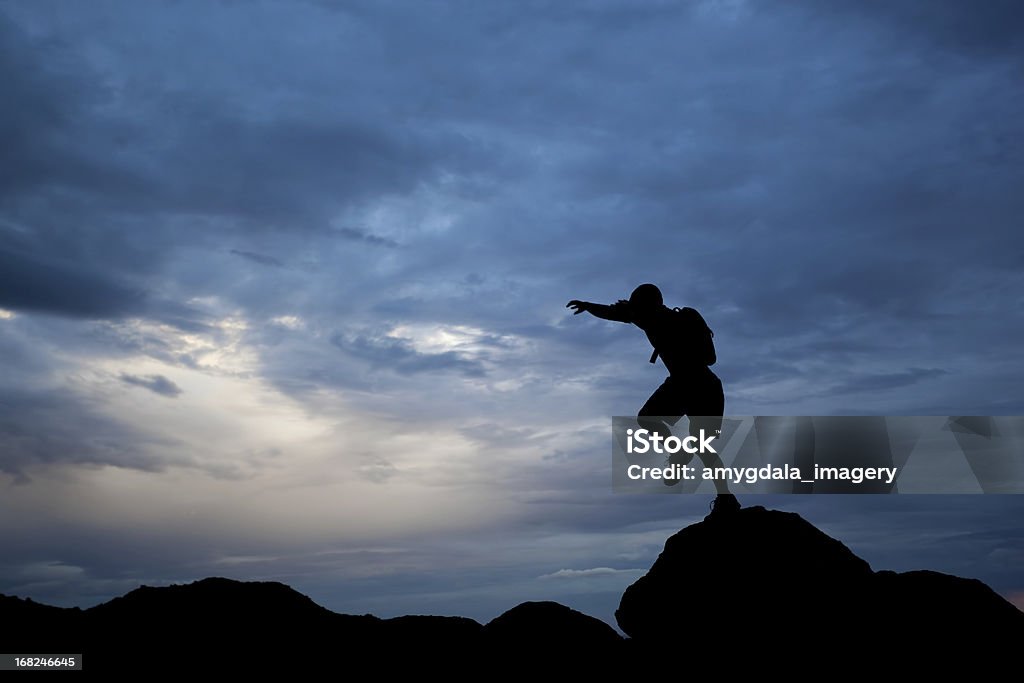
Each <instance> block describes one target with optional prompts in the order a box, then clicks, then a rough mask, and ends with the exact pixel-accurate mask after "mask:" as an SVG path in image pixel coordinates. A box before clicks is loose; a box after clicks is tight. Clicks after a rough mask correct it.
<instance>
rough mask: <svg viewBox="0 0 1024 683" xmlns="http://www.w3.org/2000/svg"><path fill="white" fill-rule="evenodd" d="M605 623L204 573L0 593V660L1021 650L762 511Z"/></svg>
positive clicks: (1018, 618) (850, 663)
mask: <svg viewBox="0 0 1024 683" xmlns="http://www.w3.org/2000/svg"><path fill="white" fill-rule="evenodd" d="M616 619H617V621H618V624H619V626H620V628H621V629H622V631H623V632H624V633H626V635H627V636H628V638H623V637H622V636H620V635H619V634H618V633H616V632H615V631H614V630H613V629H611V628H610V627H609V626H608V624H606V623H604V622H602V621H600V620H598V619H595V618H593V617H590V616H587V615H585V614H582V613H580V612H577V611H575V610H572V609H570V608H568V607H566V606H564V605H560V604H558V603H555V602H532V603H523V604H521V605H519V606H516V607H513V608H512V609H510V610H508V611H506V612H505V613H504V614H502V615H500V616H498V617H496V618H495V619H493V620H491V621H490V622H488V623H487V624H486V625H482V624H480V623H478V622H476V621H474V620H472V619H468V618H464V617H439V616H423V615H411V616H404V617H396V618H391V619H381V618H378V617H375V616H373V615H369V614H365V615H351V614H338V613H335V612H332V611H330V610H327V609H325V608H323V607H321V606H319V605H317V604H316V603H315V602H313V601H312V600H311V599H310V598H308V597H306V596H304V595H302V594H300V593H298V592H297V591H295V590H293V589H291V588H289V587H288V586H286V585H284V584H281V583H273V582H248V583H245V582H239V581H233V580H230V579H225V578H208V579H203V580H201V581H196V582H195V583H191V584H188V585H173V586H167V587H160V588H154V587H147V586H143V587H140V588H138V589H136V590H133V591H131V592H129V593H128V594H126V595H124V596H122V597H119V598H114V599H113V600H110V601H109V602H106V603H103V604H101V605H97V606H96V607H92V608H89V609H85V610H82V609H78V608H57V607H50V606H47V605H42V604H39V603H36V602H33V601H31V600H24V599H20V598H16V597H10V596H0V651H3V652H8V653H10V652H15V653H17V652H22V653H29V652H36V653H39V652H65V653H81V654H83V662H84V669H85V670H88V671H90V672H92V673H116V672H121V671H125V672H142V671H146V672H148V671H151V670H153V669H154V667H158V668H159V670H160V671H161V672H167V673H182V674H184V673H191V674H194V673H195V672H196V671H200V670H202V671H223V672H231V673H236V674H237V673H260V674H262V673H266V672H268V671H281V672H288V673H289V674H291V673H294V672H297V671H301V672H306V673H312V672H317V673H320V672H331V671H335V672H338V673H341V672H350V671H351V670H352V669H353V668H354V667H355V666H356V665H357V664H359V663H363V664H367V663H368V665H369V666H374V665H376V664H380V665H383V666H385V667H386V671H388V672H394V671H396V670H402V671H411V672H415V673H424V672H436V673H456V674H473V675H477V676H479V675H481V673H482V671H484V670H487V669H488V668H490V667H493V666H498V667H499V668H500V669H501V670H507V671H517V672H523V673H531V674H534V675H541V676H542V677H543V676H544V675H545V674H550V673H551V672H554V671H558V672H560V673H561V672H569V673H577V674H578V673H581V672H583V673H588V674H590V673H593V674H595V675H597V674H602V675H604V674H607V673H608V672H613V671H614V672H622V673H623V674H624V675H625V674H628V673H636V672H637V671H644V672H653V673H672V674H678V673H679V670H680V666H683V665H684V664H685V665H687V666H699V665H700V664H699V661H703V660H705V659H707V658H712V659H710V660H709V661H718V660H722V661H728V662H729V666H730V670H735V669H736V667H740V668H744V667H747V666H749V667H750V668H752V669H755V670H756V669H757V668H758V667H761V666H762V665H764V664H765V662H773V661H774V662H776V663H777V664H781V665H782V669H783V670H788V669H787V667H789V668H792V669H793V670H798V669H800V668H801V667H803V666H806V665H807V662H810V661H819V662H822V661H824V662H826V663H828V662H831V666H833V667H839V668H842V669H843V670H854V671H857V670H861V671H863V672H865V673H870V672H872V671H875V670H876V669H877V668H878V667H879V666H880V665H879V660H878V659H874V658H870V657H869V658H868V659H863V658H862V657H861V655H862V654H870V655H871V657H874V655H873V654H871V653H878V652H879V651H880V650H886V649H888V653H889V655H891V656H895V657H910V658H915V659H914V660H913V663H914V667H915V670H920V669H921V668H922V667H924V668H925V669H928V661H925V662H924V663H923V664H922V663H921V662H920V661H918V659H917V658H919V657H920V655H921V651H920V650H919V649H916V648H920V647H925V652H926V654H929V655H930V656H931V654H932V653H935V652H938V653H941V656H940V657H938V658H936V659H935V660H934V661H933V662H932V663H933V664H935V667H936V669H939V668H944V667H947V666H952V665H964V666H968V665H969V666H971V667H972V672H974V673H977V672H978V670H979V669H982V670H984V669H986V667H990V666H995V665H996V664H999V663H1000V662H1002V659H1001V657H1003V656H1004V654H1005V655H1008V654H1009V652H1011V651H1010V650H1004V649H1003V648H1006V647H1010V644H1012V645H1013V646H1014V647H1016V646H1019V643H1020V642H1024V613H1022V612H1021V611H1019V610H1018V609H1017V608H1015V607H1014V606H1013V605H1011V604H1010V603H1009V602H1007V601H1006V600H1004V599H1003V598H1002V597H1000V596H999V595H998V594H996V593H995V592H994V591H992V590H991V589H990V588H989V587H988V586H986V585H985V584H983V583H982V582H980V581H977V580H973V579H963V578H958V577H955V576H950V575H947V574H941V573H938V572H933V571H911V572H902V573H896V572H891V571H880V572H875V571H872V569H871V567H870V566H869V565H868V564H867V562H865V561H864V560H862V559H860V558H859V557H857V556H856V555H855V554H854V553H853V552H851V551H850V550H849V548H847V547H846V546H845V545H843V544H842V543H841V542H839V541H838V540H836V539H834V538H831V537H830V536H828V535H826V534H825V533H823V532H822V531H820V530H819V529H817V528H816V527H814V526H813V525H812V524H810V523H809V522H807V521H806V520H804V519H803V518H801V517H800V516H799V515H797V514H795V513H790V512H780V511H776V510H767V509H765V508H763V507H760V506H755V507H749V508H743V509H741V510H739V511H735V512H731V513H729V514H717V513H713V514H711V515H709V516H708V517H707V518H706V519H705V520H704V521H701V522H697V523H695V524H692V525H690V526H688V527H686V528H684V529H682V530H681V531H679V532H677V533H676V534H674V535H673V536H672V537H670V538H669V539H668V540H667V541H666V543H665V548H664V551H663V552H662V553H661V555H660V556H659V557H658V559H657V560H656V561H655V562H654V564H653V566H652V567H651V569H650V570H649V571H648V572H647V573H646V574H645V575H644V576H643V577H641V578H639V579H638V580H637V581H636V582H634V583H633V584H632V585H631V586H630V587H629V588H627V589H626V591H625V593H624V594H623V596H622V599H621V602H620V605H619V609H618V610H617V612H616ZM917 643H921V644H924V645H916V644H917ZM844 653H845V654H844ZM851 653H852V654H851ZM847 655H849V657H848V658H846V656H847ZM738 657H739V659H737V658H738ZM714 658H718V660H716V659H714ZM780 658H781V659H780ZM929 661H931V660H929ZM481 662H483V663H484V664H481ZM375 663H376V664H375ZM481 666H483V667H484V669H481V668H480V667H481ZM829 670H832V669H829Z"/></svg>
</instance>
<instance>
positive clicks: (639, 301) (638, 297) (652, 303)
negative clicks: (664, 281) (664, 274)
mask: <svg viewBox="0 0 1024 683" xmlns="http://www.w3.org/2000/svg"><path fill="white" fill-rule="evenodd" d="M664 302H665V301H664V299H662V297H661V290H660V289H658V288H657V286H655V285H652V284H650V283H648V284H643V285H640V286H639V287H637V288H636V289H634V290H633V293H632V294H630V295H629V305H630V307H631V308H633V309H634V310H637V311H653V310H655V309H657V308H658V307H660V306H661V305H663V304H664Z"/></svg>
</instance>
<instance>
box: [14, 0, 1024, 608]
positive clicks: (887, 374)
mask: <svg viewBox="0 0 1024 683" xmlns="http://www.w3.org/2000/svg"><path fill="white" fill-rule="evenodd" d="M1022 18H1024V17H1022V16H1021V10H1020V6H1019V4H1016V3H1013V2H996V1H993V2H986V3H981V4H971V3H963V2H948V3H946V2H931V1H924V0H922V1H921V2H887V3H873V4H872V6H871V7H866V6H864V4H863V3H860V2H854V1H852V0H851V1H849V2H843V1H835V2H812V1H810V0H808V1H807V2H793V3H784V4H783V3H778V4H770V3H756V4H755V3H752V2H743V1H742V0H707V1H699V0H694V1H693V2H684V3H677V2H637V1H636V0H600V1H594V2H586V3H582V2H579V3H569V2H565V3H561V2H515V3H512V2H487V3H476V2H414V1H409V2H386V1H380V2H378V1H365V2H337V3H332V2H313V1H308V2H258V3H238V2H226V1H225V2H212V1H207V0H203V1H201V2H192V1H188V0H183V1H179V2H167V3H163V2H155V1H147V2H129V1H127V0H125V1H123V2H100V1H98V0H97V1H95V2H90V3H79V2H73V1H71V0H67V1H65V2H46V1H43V0H39V1H35V0H34V1H32V2H27V1H25V2H3V3H0V82H2V83H3V84H4V88H3V90H4V105H3V107H2V108H0V149H2V150H3V164H2V166H0V546H2V548H3V551H2V552H0V593H6V594H14V595H20V596H26V597H32V598H34V599H36V600H40V601H43V602H49V603H52V604H60V605H81V606H88V605H92V604H96V603H97V602H100V601H102V600H105V599H108V598H110V597H111V596H114V595H117V594H120V593H123V592H125V591H127V590H130V589H131V588H134V587H135V586H137V585H138V584H140V583H146V584H149V585H160V584H167V583H171V582H184V581H191V580H194V579H198V578H202V577H205V576H210V575H221V576H230V577H234V578H239V579H268V580H279V581H284V582H286V583H288V584H290V585H292V586H294V587H296V588H297V589H299V590H301V591H303V592H305V593H307V594H308V595H310V596H311V597H313V598H314V599H315V600H316V601H317V602H319V603H321V604H323V605H325V606H327V607H329V608H331V609H335V610H337V611H348V612H373V613H376V614H379V615H382V616H392V615H397V614H405V613H434V614H462V615H466V616H471V617H474V618H477V619H480V620H487V619H490V618H492V617H493V616H496V615H497V614H498V613H500V612H502V611H504V610H505V609H507V608H510V607H512V606H513V605H515V604H517V603H518V602H521V601H523V600H537V599H555V600H559V601H561V602H563V603H565V604H569V605H571V606H573V607H576V608H578V609H581V610H583V611H586V612H588V613H590V614H594V615H595V616H598V617H600V618H603V619H609V620H610V619H611V614H612V612H613V610H614V608H615V606H616V605H617V601H618V596H619V595H620V593H621V591H622V589H623V588H624V587H625V586H626V585H628V584H629V583H630V582H632V581H633V580H635V578H636V577H637V576H639V575H640V573H641V572H642V571H643V570H644V569H645V568H646V567H648V566H650V564H651V562H652V561H653V560H654V558H655V557H656V556H657V554H658V552H660V550H661V547H662V544H663V542H664V539H665V538H666V537H667V536H668V535H669V534H670V533H672V532H673V531H675V530H677V529H679V528H680V527H681V526H683V525H685V524H687V523H690V522H692V521H694V520H696V519H699V518H700V517H702V516H703V514H705V512H706V511H707V505H708V502H709V500H710V497H709V496H706V495H696V496H629V495H623V494H614V493H612V491H611V485H610V461H611V458H610V453H609V451H610V449H609V439H608V432H609V426H610V422H609V417H610V416H611V415H620V414H629V413H631V412H635V410H636V409H637V408H638V407H639V406H640V405H641V404H642V403H643V401H644V399H645V398H646V397H647V395H648V394H649V393H650V391H651V390H652V389H653V388H654V387H655V386H657V384H658V383H659V382H660V381H661V379H662V378H663V377H664V374H663V373H664V370H663V368H660V367H655V366H651V365H649V364H648V363H647V362H646V360H647V357H648V355H649V353H650V349H649V345H648V344H647V342H646V340H645V338H644V336H643V334H642V333H641V332H639V331H638V330H636V329H635V328H630V327H627V326H625V325H616V324H613V323H605V322H602V321H599V320H595V319H593V318H590V317H589V316H579V317H573V316H572V315H571V314H570V313H569V312H568V311H567V310H566V309H565V308H564V306H565V303H566V302H567V301H568V300H569V299H572V298H580V299H588V300H593V301H606V302H608V301H614V300H616V299H618V298H620V297H623V296H625V295H628V293H629V291H630V290H631V289H632V288H633V287H634V286H636V285H637V284H639V283H641V282H647V281H651V282H656V283H658V284H660V285H661V287H662V289H663V291H664V292H665V294H666V298H667V300H668V303H670V304H673V305H690V306H694V307H696V308H698V309H700V310H701V311H702V312H703V313H704V315H705V317H706V318H707V319H708V321H709V323H710V324H711V326H712V327H713V328H714V329H715V331H716V342H717V345H718V356H719V364H718V365H717V366H716V371H717V372H718V374H719V375H720V376H721V377H722V380H723V382H724V385H725V388H726V396H727V403H726V411H727V412H728V413H731V414H734V415H794V414H816V415H830V414H851V413H860V414H899V415H950V414H956V415H965V414H994V415H1020V414H1024V399H1022V396H1021V392H1020V387H1021V386H1022V383H1024V357H1022V354H1021V351H1020V340H1021V339H1022V337H1024V322H1022V318H1021V313H1022V295H1021V292H1022V291H1024V276H1022V272H1024V268H1022V266H1024V237H1022V233H1021V222H1022V221H1021V216H1022V215H1024V194H1022V193H1021V191H1020V188H1021V187H1024V170H1022V169H1024V89H1021V88H1020V83H1021V78H1022V75H1024V38H1022V37H1024V31H1022V30H1021V19H1022ZM744 502H746V503H748V504H750V503H754V502H763V503H766V504H769V505H773V506H776V507H779V508H782V509H786V510H794V511H798V512H800V513H801V514H803V515H804V516H806V517H807V518H808V519H810V520H811V521H813V522H814V523H816V524H818V525H820V526H821V527H822V528H823V529H825V530H826V531H827V532H829V533H832V534H834V535H836V536H837V537H839V538H840V539H841V540H843V541H844V542H845V543H847V545H849V546H850V547H851V548H852V549H853V550H854V551H855V552H857V553H859V554H861V555H862V556H863V557H865V558H866V559H867V560H868V561H869V562H871V563H872V565H873V566H874V567H875V568H876V569H881V568H891V569H899V570H902V569H912V568H925V567H926V568H932V569H937V570H941V571H947V572H951V573H955V574H960V575H964V576H972V577H977V578H981V579H983V580H985V581H986V582H988V583H989V584H990V585H992V586H993V587H994V588H995V589H996V590H998V591H999V592H1001V593H1002V594H1004V595H1007V596H1008V597H1011V598H1013V599H1016V600H1018V601H1019V602H1020V603H1021V604H1024V521H1022V520H1024V496H981V495H975V496H969V495H964V496H946V497H937V496H910V495H906V496H890V497H880V498H879V497H874V496H845V497H825V496H818V497H811V498H807V497H799V498H798V497H776V498H771V499H766V498H765V499H754V500H746V501H744ZM752 580H756V577H752ZM1014 596H1016V597H1014Z"/></svg>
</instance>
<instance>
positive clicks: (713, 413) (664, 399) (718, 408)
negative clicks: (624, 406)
mask: <svg viewBox="0 0 1024 683" xmlns="http://www.w3.org/2000/svg"><path fill="white" fill-rule="evenodd" d="M724 414H725V392H724V391H723V390H722V380H720V379H718V375H716V374H715V373H713V372H711V370H710V369H708V370H707V371H706V372H703V371H702V372H698V373H694V374H693V375H687V376H685V377H677V376H669V377H668V378H667V379H666V380H665V381H664V382H662V383H661V386H660V387H658V388H657V389H655V390H654V393H653V394H651V397H650V398H649V399H647V403H645V404H644V407H643V408H641V409H640V412H639V413H637V416H638V417H644V416H651V417H664V418H665V422H667V423H668V424H670V425H674V424H675V423H676V422H679V419H680V418H681V417H682V416H683V415H686V416H695V417H709V418H711V419H708V420H690V432H691V433H696V431H697V430H698V429H700V428H703V429H705V430H708V431H710V430H714V429H721V427H722V419H721V416H722V415H724Z"/></svg>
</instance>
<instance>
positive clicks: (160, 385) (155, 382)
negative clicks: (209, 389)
mask: <svg viewBox="0 0 1024 683" xmlns="http://www.w3.org/2000/svg"><path fill="white" fill-rule="evenodd" d="M118 379H120V380H121V381H122V382H124V383H125V384H132V385H134V386H137V387H143V388H144V389H149V390H150V391H152V392H153V393H154V394H159V395H161V396H166V397H167V398H177V397H178V396H180V395H181V393H182V389H181V387H179V386H178V385H177V384H175V383H174V382H172V381H171V380H169V379H167V378H166V377H164V376H163V375H145V376H140V375H131V374H128V373H121V376H120V377H119V378H118Z"/></svg>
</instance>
